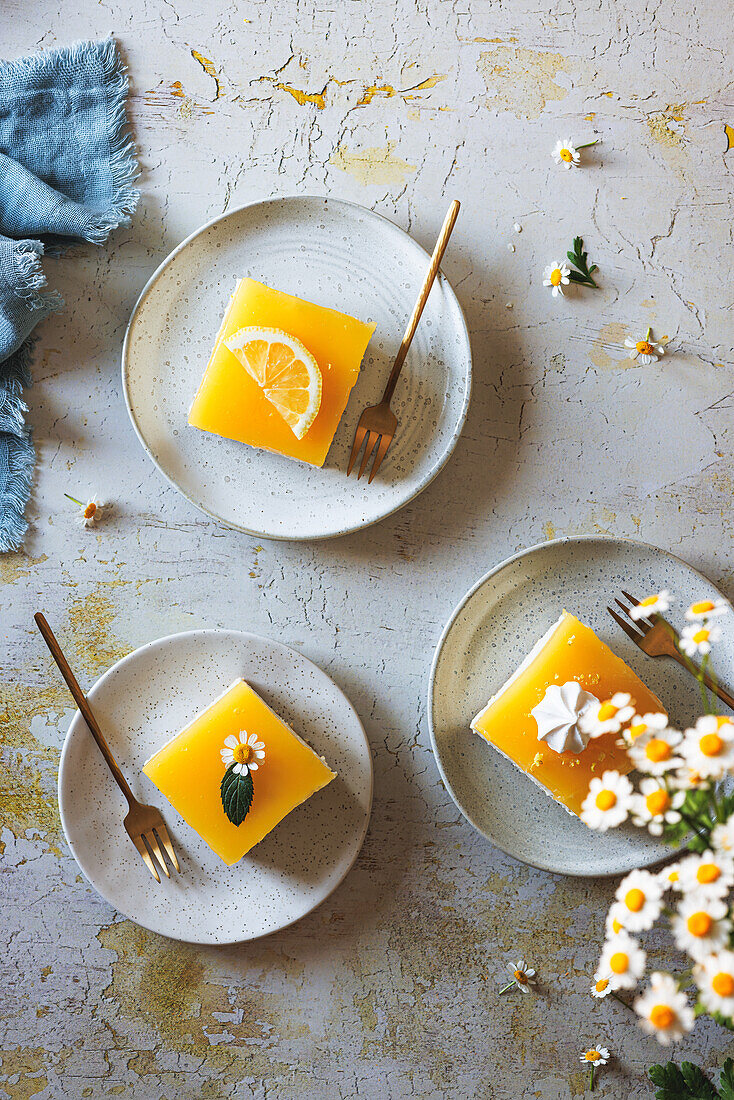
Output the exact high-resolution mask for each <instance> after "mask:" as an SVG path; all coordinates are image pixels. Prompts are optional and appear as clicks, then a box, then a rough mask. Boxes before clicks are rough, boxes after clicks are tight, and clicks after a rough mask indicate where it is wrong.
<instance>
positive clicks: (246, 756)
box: [233, 745, 252, 764]
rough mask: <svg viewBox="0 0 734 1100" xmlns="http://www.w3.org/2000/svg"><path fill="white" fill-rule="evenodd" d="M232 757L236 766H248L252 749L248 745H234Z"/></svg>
mask: <svg viewBox="0 0 734 1100" xmlns="http://www.w3.org/2000/svg"><path fill="white" fill-rule="evenodd" d="M233 755H234V758H235V760H236V761H237V763H238V764H249V762H250V760H251V759H252V749H251V748H250V746H249V745H236V746H235V748H234V749H233Z"/></svg>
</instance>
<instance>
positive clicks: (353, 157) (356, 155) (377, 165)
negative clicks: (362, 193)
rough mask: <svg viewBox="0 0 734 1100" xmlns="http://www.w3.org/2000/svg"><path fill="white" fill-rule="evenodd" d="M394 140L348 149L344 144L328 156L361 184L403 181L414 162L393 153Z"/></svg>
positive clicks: (335, 165)
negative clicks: (411, 162)
mask: <svg viewBox="0 0 734 1100" xmlns="http://www.w3.org/2000/svg"><path fill="white" fill-rule="evenodd" d="M394 149H395V142H394V141H388V143H387V145H386V146H382V147H380V146H365V147H363V148H361V149H354V150H350V149H348V148H347V147H346V146H339V148H338V149H337V150H336V152H334V153H333V154H332V156H331V157H330V158H329V164H333V165H334V167H335V168H338V169H339V171H340V172H347V173H348V174H349V175H350V176H353V177H354V179H356V180H357V182H358V183H361V184H362V185H363V186H366V185H367V184H391V183H405V181H406V179H407V178H408V176H410V175H412V174H413V172H415V170H416V165H415V164H409V163H408V161H407V160H403V159H402V157H396V156H395V154H394V151H393V150H394Z"/></svg>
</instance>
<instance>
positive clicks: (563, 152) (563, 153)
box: [558, 149, 573, 162]
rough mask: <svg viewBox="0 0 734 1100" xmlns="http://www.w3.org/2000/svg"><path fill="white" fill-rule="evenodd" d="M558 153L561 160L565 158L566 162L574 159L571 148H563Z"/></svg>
mask: <svg viewBox="0 0 734 1100" xmlns="http://www.w3.org/2000/svg"><path fill="white" fill-rule="evenodd" d="M558 155H559V157H560V158H561V160H565V161H566V162H569V161H572V160H573V153H572V152H571V150H570V149H561V151H560V152H559V154H558Z"/></svg>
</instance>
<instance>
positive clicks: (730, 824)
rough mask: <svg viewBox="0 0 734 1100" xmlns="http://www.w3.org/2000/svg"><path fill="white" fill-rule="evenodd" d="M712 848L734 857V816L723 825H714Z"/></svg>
mask: <svg viewBox="0 0 734 1100" xmlns="http://www.w3.org/2000/svg"><path fill="white" fill-rule="evenodd" d="M711 847H712V848H713V849H714V851H715V852H728V853H730V854H732V855H734V814H732V815H731V817H728V818H727V819H726V821H725V822H724V823H723V824H722V825H714V827H713V829H712V830H711Z"/></svg>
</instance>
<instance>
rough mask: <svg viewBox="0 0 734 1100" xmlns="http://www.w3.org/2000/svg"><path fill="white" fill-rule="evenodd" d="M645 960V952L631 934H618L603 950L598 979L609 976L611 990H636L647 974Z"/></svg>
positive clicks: (622, 932) (607, 942) (623, 932)
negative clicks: (602, 975)
mask: <svg viewBox="0 0 734 1100" xmlns="http://www.w3.org/2000/svg"><path fill="white" fill-rule="evenodd" d="M645 959H646V955H645V952H644V951H643V949H642V948H641V947H640V945H639V943H638V942H637V940H636V939H634V937H633V936H630V934H629V932H625V931H624V930H623V931H621V932H617V933H616V935H613V936H610V937H609V939H608V940H607V941H606V943H605V944H604V947H603V948H602V953H601V955H600V957H599V966H598V967H597V970H596V977H597V978H598V977H599V975H601V974H605V975H609V977H608V979H607V980H608V983H609V987H610V990H614V989H634V988H635V986H636V985H637V983H638V982H639V980H640V978H641V977H642V975H643V974H644V973H645Z"/></svg>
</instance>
